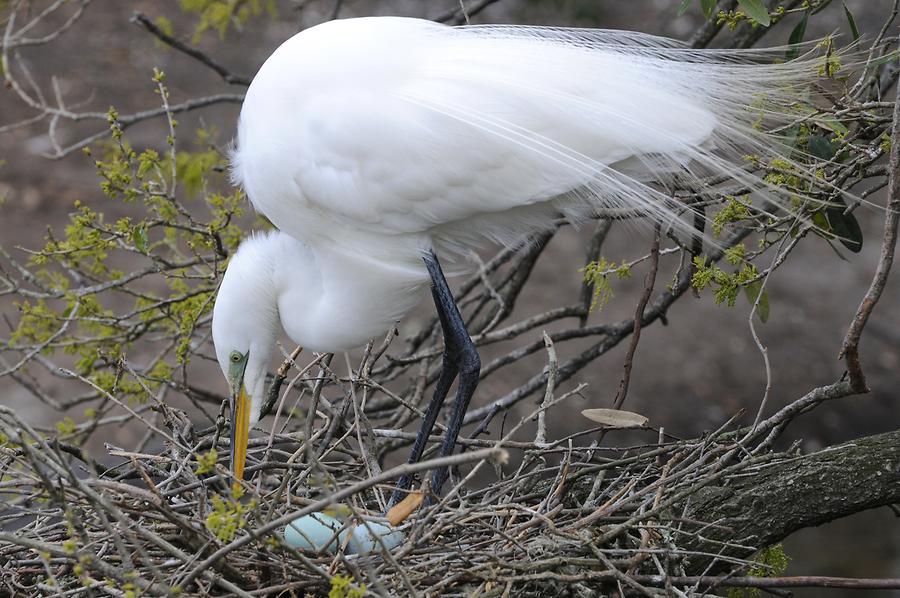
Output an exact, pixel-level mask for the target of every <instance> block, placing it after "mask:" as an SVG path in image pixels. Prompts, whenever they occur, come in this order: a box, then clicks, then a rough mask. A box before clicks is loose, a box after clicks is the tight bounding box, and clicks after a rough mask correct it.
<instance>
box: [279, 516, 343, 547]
mask: <svg viewBox="0 0 900 598" xmlns="http://www.w3.org/2000/svg"><path fill="white" fill-rule="evenodd" d="M343 528H345V526H344V524H343V523H342V522H341V521H339V520H337V519H335V518H334V517H331V516H330V515H325V514H324V513H313V514H312V515H304V516H303V517H298V518H297V519H294V520H293V521H291V522H290V523H289V524H288V525H287V527H285V528H284V541H285V542H286V543H287V544H288V546H293V547H294V548H296V549H297V550H305V551H308V552H319V551H320V550H323V549H325V550H327V551H328V552H331V553H334V552H337V549H338V546H339V545H340V544H343V540H344V536H346V535H347V531H348V530H347V529H344V531H342V532H341V533H340V534H338V531H339V530H341V529H343ZM329 541H330V542H329ZM339 543H340V544H339ZM326 545H327V546H326Z"/></svg>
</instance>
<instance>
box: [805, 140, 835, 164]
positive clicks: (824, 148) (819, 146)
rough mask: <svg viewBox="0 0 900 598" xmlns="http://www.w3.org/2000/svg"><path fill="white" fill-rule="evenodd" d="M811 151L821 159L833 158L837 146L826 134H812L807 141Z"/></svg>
mask: <svg viewBox="0 0 900 598" xmlns="http://www.w3.org/2000/svg"><path fill="white" fill-rule="evenodd" d="M806 144H807V146H808V147H809V153H810V154H812V155H813V156H815V157H816V158H818V159H820V160H831V159H832V158H833V157H834V154H835V153H837V148H836V147H835V146H834V144H832V143H831V141H829V140H828V138H827V137H825V136H824V135H810V136H809V139H807V141H806Z"/></svg>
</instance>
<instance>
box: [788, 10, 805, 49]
mask: <svg viewBox="0 0 900 598" xmlns="http://www.w3.org/2000/svg"><path fill="white" fill-rule="evenodd" d="M808 21H809V13H808V12H806V13H803V18H802V19H800V22H799V23H797V24H796V25H795V26H794V29H793V30H792V31H791V35H790V37H788V51H787V53H786V54H785V55H784V59H785V60H793V59H795V58H797V57H798V56H800V42H802V41H803V36H804V35H806V23H807V22H808Z"/></svg>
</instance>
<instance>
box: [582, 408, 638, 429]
mask: <svg viewBox="0 0 900 598" xmlns="http://www.w3.org/2000/svg"><path fill="white" fill-rule="evenodd" d="M581 415H583V416H585V417H586V418H588V419H589V420H591V421H594V422H597V423H598V424H600V425H601V426H605V427H607V428H642V427H644V425H645V424H646V423H647V422H648V421H650V420H649V419H647V418H646V417H644V416H643V415H641V414H640V413H632V412H631V411H622V410H620V409H585V410H584V411H582V412H581Z"/></svg>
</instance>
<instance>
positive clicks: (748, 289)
mask: <svg viewBox="0 0 900 598" xmlns="http://www.w3.org/2000/svg"><path fill="white" fill-rule="evenodd" d="M760 291H762V297H759V292H760ZM744 293H745V294H746V295H747V300H748V301H750V305H753V304H754V303H756V298H757V297H759V305H757V306H756V315H757V316H759V321H760V322H762V323H763V324H765V323H766V322H768V321H769V291H765V290H763V288H762V281H761V280H757V281H756V282H754V283H753V284H748V285H746V286H744Z"/></svg>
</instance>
